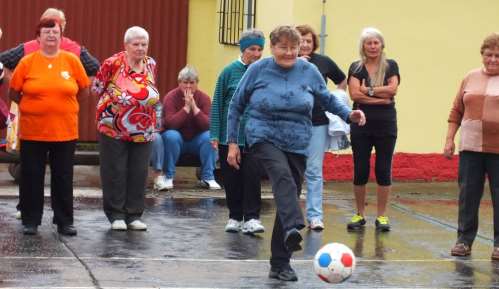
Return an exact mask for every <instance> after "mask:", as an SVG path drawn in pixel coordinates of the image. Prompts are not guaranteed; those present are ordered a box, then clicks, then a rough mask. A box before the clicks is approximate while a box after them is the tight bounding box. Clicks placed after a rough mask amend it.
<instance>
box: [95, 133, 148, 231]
mask: <svg viewBox="0 0 499 289" xmlns="http://www.w3.org/2000/svg"><path fill="white" fill-rule="evenodd" d="M99 149H100V176H101V183H102V193H103V205H104V213H105V214H106V216H107V218H108V220H109V221H110V222H113V221H114V220H125V222H127V223H131V222H133V221H135V220H137V219H140V217H141V216H142V213H143V212H144V199H145V188H146V179H147V173H148V164H149V158H150V155H151V143H149V142H146V143H134V142H128V141H122V140H117V139H113V138H111V137H108V136H105V135H103V134H99Z"/></svg>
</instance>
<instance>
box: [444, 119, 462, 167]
mask: <svg viewBox="0 0 499 289" xmlns="http://www.w3.org/2000/svg"><path fill="white" fill-rule="evenodd" d="M458 129H459V125H458V124H457V123H455V122H449V126H448V128H447V136H446V137H445V146H444V157H446V158H448V159H451V158H452V156H453V155H454V151H455V150H456V145H455V144H454V138H455V136H456V133H457V130H458Z"/></svg>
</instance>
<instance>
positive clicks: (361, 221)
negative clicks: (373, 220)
mask: <svg viewBox="0 0 499 289" xmlns="http://www.w3.org/2000/svg"><path fill="white" fill-rule="evenodd" d="M365 224H366V219H365V218H364V217H362V216H361V215H358V214H355V215H353V217H352V219H351V220H350V223H348V224H347V230H352V231H356V230H360V229H362V228H364V225H365Z"/></svg>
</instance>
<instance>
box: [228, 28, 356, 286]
mask: <svg viewBox="0 0 499 289" xmlns="http://www.w3.org/2000/svg"><path fill="white" fill-rule="evenodd" d="M270 42H271V44H270V50H271V52H272V57H268V58H264V59H262V60H260V61H258V62H255V63H253V64H252V65H250V67H249V68H248V70H247V71H246V73H245V74H244V76H243V78H242V79H241V81H240V82H239V86H238V88H237V90H236V92H235V94H234V96H233V98H232V101H231V104H230V106H229V111H228V122H227V142H228V145H229V153H228V156H227V162H228V163H229V164H230V165H231V166H233V167H235V168H237V169H239V166H240V160H241V153H240V150H239V146H238V143H237V140H238V130H239V122H240V118H241V116H242V115H243V113H244V114H245V115H246V116H247V122H246V126H245V128H244V132H245V136H246V142H247V144H248V147H249V150H250V152H251V153H252V155H253V156H254V157H255V158H256V159H257V160H258V162H260V164H261V165H262V166H263V168H264V169H265V171H266V173H267V175H268V176H269V179H270V182H271V184H272V191H273V193H274V200H275V202H276V207H277V212H276V217H275V223H274V230H273V233H272V241H271V243H272V245H271V252H272V256H271V258H270V264H271V269H270V272H269V277H270V278H276V279H280V280H285V281H296V280H297V279H298V278H297V276H296V273H295V272H294V270H293V269H292V268H291V266H290V264H289V260H290V258H291V254H292V252H293V251H297V250H301V245H300V243H301V241H302V237H301V235H300V232H299V230H301V229H302V228H304V227H305V224H304V219H303V215H302V213H301V209H300V206H299V201H298V197H299V194H300V192H301V183H302V181H303V172H304V170H305V161H306V154H307V147H308V143H309V141H310V138H311V135H312V134H311V128H312V122H311V119H310V115H311V113H312V107H313V103H314V98H315V97H317V98H318V99H319V100H320V102H321V104H322V105H323V106H324V107H325V108H326V110H328V111H331V112H333V113H335V114H337V115H338V116H340V117H341V118H342V119H344V120H346V121H349V122H350V121H353V122H356V123H359V125H363V124H364V123H365V118H364V114H363V113H362V112H361V111H359V110H356V111H351V110H350V109H349V108H348V107H347V106H346V105H343V104H342V103H339V102H338V101H337V99H336V97H335V96H333V95H332V94H331V93H330V92H329V91H328V90H327V88H326V85H325V83H324V79H323V78H322V76H321V75H320V73H319V71H318V70H317V68H316V67H314V66H313V64H310V63H308V62H307V61H305V60H303V59H298V51H299V48H300V34H299V33H298V31H297V30H296V29H295V28H294V27H291V26H279V27H277V28H275V29H274V30H273V31H272V33H271V34H270Z"/></svg>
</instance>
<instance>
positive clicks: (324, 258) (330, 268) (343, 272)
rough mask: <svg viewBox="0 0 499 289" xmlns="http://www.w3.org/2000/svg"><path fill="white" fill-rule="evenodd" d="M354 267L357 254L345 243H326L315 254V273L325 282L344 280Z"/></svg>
mask: <svg viewBox="0 0 499 289" xmlns="http://www.w3.org/2000/svg"><path fill="white" fill-rule="evenodd" d="M354 269H355V255H354V254H353V252H352V250H350V248H348V247H347V246H345V245H343V244H340V243H329V244H326V245H324V247H322V248H321V249H320V250H319V251H317V253H316V254H315V257H314V271H315V274H317V276H319V278H321V280H323V281H325V282H328V283H340V282H343V281H345V280H346V279H348V277H350V276H351V275H352V273H353V270H354Z"/></svg>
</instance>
